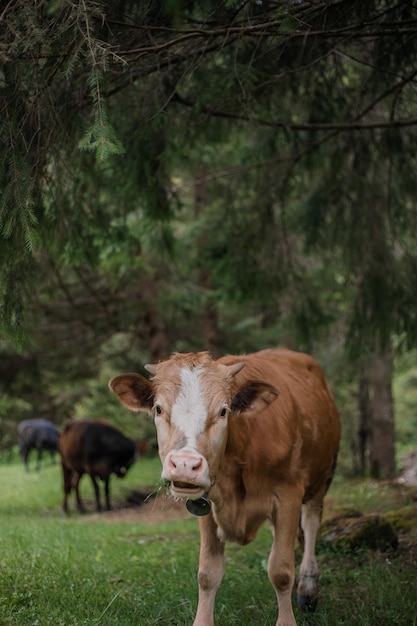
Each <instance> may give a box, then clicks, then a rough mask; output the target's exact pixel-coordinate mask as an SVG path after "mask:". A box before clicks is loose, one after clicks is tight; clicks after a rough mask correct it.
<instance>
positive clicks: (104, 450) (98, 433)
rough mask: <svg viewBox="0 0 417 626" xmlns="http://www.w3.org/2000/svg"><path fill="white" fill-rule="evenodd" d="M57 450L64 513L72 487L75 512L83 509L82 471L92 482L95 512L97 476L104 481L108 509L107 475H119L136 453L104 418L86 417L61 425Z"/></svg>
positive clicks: (99, 503)
mask: <svg viewBox="0 0 417 626" xmlns="http://www.w3.org/2000/svg"><path fill="white" fill-rule="evenodd" d="M59 452H60V454H61V464H62V472H63V477H64V501H63V510H64V513H68V496H69V495H70V493H71V490H72V488H74V490H75V496H76V500H77V509H78V511H79V513H84V512H85V508H84V504H83V502H82V500H81V497H80V492H79V484H80V480H81V478H82V476H83V475H84V474H88V475H89V476H90V478H91V481H92V483H93V487H94V493H95V497H96V508H97V511H101V502H100V488H99V486H98V483H97V478H100V479H101V480H103V481H104V489H105V495H106V506H107V510H108V511H110V509H111V505H110V476H111V474H116V476H118V477H119V478H123V477H124V476H125V475H126V472H127V470H128V469H129V467H130V466H131V465H132V463H133V462H134V461H135V459H136V458H137V455H138V453H137V450H136V446H135V443H134V442H133V441H132V440H131V439H128V437H125V435H123V433H121V432H120V430H118V429H117V428H116V427H115V426H113V425H112V424H109V423H108V422H106V421H104V420H87V419H86V420H73V421H71V422H69V423H68V424H67V425H66V426H65V427H64V429H63V431H62V433H61V436H60V438H59Z"/></svg>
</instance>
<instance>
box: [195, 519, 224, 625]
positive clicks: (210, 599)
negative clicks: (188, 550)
mask: <svg viewBox="0 0 417 626" xmlns="http://www.w3.org/2000/svg"><path fill="white" fill-rule="evenodd" d="M199 526H200V561H199V566H198V607H197V614H196V616H195V620H194V626H214V601H215V599H216V593H217V589H218V588H219V587H220V583H221V581H222V578H223V573H224V543H223V542H222V541H220V539H219V538H218V536H217V525H216V523H215V521H214V519H213V516H212V515H211V514H209V515H207V516H206V517H200V518H199Z"/></svg>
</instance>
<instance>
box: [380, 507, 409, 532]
mask: <svg viewBox="0 0 417 626" xmlns="http://www.w3.org/2000/svg"><path fill="white" fill-rule="evenodd" d="M384 517H385V519H386V520H387V521H388V522H389V523H390V524H391V526H392V527H393V528H394V530H395V531H396V532H399V533H408V532H410V530H413V528H416V527H417V505H416V504H410V505H409V506H404V507H403V508H402V509H396V510H395V511H389V512H388V513H385V514H384Z"/></svg>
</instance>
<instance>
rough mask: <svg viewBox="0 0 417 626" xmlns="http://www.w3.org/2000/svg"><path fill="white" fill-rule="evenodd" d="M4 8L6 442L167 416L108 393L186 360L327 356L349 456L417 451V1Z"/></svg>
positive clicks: (358, 461) (0, 39) (374, 470)
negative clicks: (190, 355) (119, 376)
mask: <svg viewBox="0 0 417 626" xmlns="http://www.w3.org/2000/svg"><path fill="white" fill-rule="evenodd" d="M1 6H2V8H1V9H0V64H1V67H0V137H1V142H0V306H1V328H0V332H1V335H0V390H1V394H0V448H1V450H2V451H3V453H4V452H7V451H10V450H11V449H12V448H13V446H15V444H16V424H17V423H18V422H19V421H20V420H22V419H26V418H32V417H44V418H47V419H50V420H52V421H54V422H55V423H57V424H58V425H62V424H63V423H64V421H65V420H66V419H68V418H71V417H101V418H105V419H110V420H111V421H113V422H114V423H116V424H118V425H119V426H121V427H122V428H123V430H124V431H125V432H127V434H129V435H131V436H133V437H135V438H138V439H139V438H144V437H147V438H150V439H152V437H153V436H154V435H153V425H152V423H151V422H150V421H149V420H148V419H145V418H143V419H138V417H137V416H132V415H130V414H129V415H127V414H126V413H127V412H123V411H121V410H120V407H119V405H118V404H117V401H116V400H113V398H112V397H111V394H110V393H109V392H108V390H107V381H108V379H109V378H110V377H111V376H112V375H114V374H116V373H119V372H121V371H127V370H135V371H141V372H142V371H143V364H144V363H146V362H155V361H158V360H160V359H163V358H165V357H167V356H168V355H169V354H170V353H171V352H172V351H199V350H209V351H210V352H211V353H212V354H213V355H214V356H219V355H221V354H223V353H226V352H235V353H239V352H250V351H255V350H258V349H261V348H264V347H271V346H277V345H281V346H286V347H289V348H292V349H296V350H302V351H307V352H310V353H311V354H313V355H314V356H315V357H316V358H317V359H318V360H319V361H320V362H321V364H322V365H323V367H324V369H325V372H326V374H327V377H328V378H329V380H330V381H331V384H332V388H333V390H334V393H335V396H336V400H337V404H338V406H339V410H340V413H341V416H342V422H343V442H342V451H341V455H340V464H339V469H340V471H342V472H345V473H350V474H355V473H368V474H370V475H371V476H373V477H377V478H378V477H391V476H394V475H395V473H396V472H397V471H398V468H399V465H400V464H401V457H402V454H403V453H404V451H406V450H407V449H409V448H412V447H413V446H415V445H416V443H417V409H416V401H417V352H416V347H417V306H416V293H417V246H416V234H417V211H416V194H417V173H416V148H417V134H416V125H417V7H416V6H415V4H414V3H413V2H409V1H398V2H395V1H389V0H380V1H373V0H369V1H367V2H363V1H362V0H357V1H355V0H352V1H349V0H326V1H323V0H318V1H311V2H308V1H301V2H289V1H276V2H273V1H267V0H256V1H255V2H253V1H241V2H234V1H233V2H232V1H230V0H229V1H225V2H221V1H211V0H207V1H206V0H205V1H204V2H203V1H193V0H182V1H181V0H179V1H174V0H165V1H154V0H144V1H143V2H142V1H141V2H138V1H137V0H121V1H118V2H111V1H101V0H96V1H91V0H80V1H78V0H74V1H72V2H71V1H69V0H14V1H13V0H9V2H4V3H2V5H1Z"/></svg>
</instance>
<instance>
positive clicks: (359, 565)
mask: <svg viewBox="0 0 417 626" xmlns="http://www.w3.org/2000/svg"><path fill="white" fill-rule="evenodd" d="M159 471H160V466H159V460H158V459H151V460H149V459H142V460H141V461H140V462H139V463H138V464H136V465H135V466H134V467H133V468H132V469H131V471H130V472H129V473H128V475H127V476H126V478H125V479H124V480H123V481H120V480H117V479H115V478H114V479H112V483H111V487H112V494H113V501H114V502H115V504H116V505H117V506H120V504H121V503H122V502H123V500H125V498H126V494H127V491H128V489H129V488H141V487H147V486H150V485H156V483H157V481H158V478H159ZM0 482H1V485H2V487H1V498H0V624H2V626H12V625H13V626H16V625H18V626H52V625H53V626H151V625H152V626H154V625H160V626H174V625H175V626H182V625H184V626H185V625H190V624H192V622H193V617H194V613H195V608H196V604H197V584H196V572H197V563H198V546H199V535H198V527H197V520H196V519H195V518H194V517H191V516H190V517H187V518H185V519H182V520H175V521H162V522H161V523H158V524H152V525H151V524H148V523H145V522H143V521H139V520H140V517H139V516H138V518H137V520H136V519H135V518H134V517H133V518H132V516H130V517H129V518H128V520H130V521H125V520H124V519H123V518H122V516H120V519H119V518H118V516H117V515H116V516H113V517H112V521H111V523H109V520H108V519H106V516H101V517H100V516H97V515H89V514H87V515H85V516H79V515H78V514H77V513H75V512H74V513H72V514H71V515H70V516H69V517H65V516H63V515H62V513H61V501H62V494H61V475H60V468H59V466H58V465H56V466H46V467H43V468H42V469H41V471H40V472H30V473H29V474H26V473H25V472H24V469H23V466H22V465H21V464H20V463H18V462H16V463H12V464H3V465H0ZM82 488H83V494H84V498H85V501H86V504H87V506H88V507H89V509H90V510H91V511H93V508H94V507H93V498H92V489H91V486H90V484H89V481H88V479H87V478H84V479H83V482H82ZM414 496H415V493H413V492H408V491H407V490H404V489H403V490H400V489H398V488H394V487H393V486H391V485H390V484H388V483H374V482H370V481H350V482H346V481H343V480H341V479H337V480H336V481H335V483H334V485H333V486H332V489H331V492H330V494H329V498H328V504H329V506H330V508H331V509H337V508H339V507H352V508H358V509H360V510H361V511H362V512H369V511H378V512H383V511H384V510H389V509H392V508H395V507H398V508H400V507H402V506H404V505H405V504H407V503H408V502H409V501H410V499H412V498H413V497H414ZM71 505H72V508H73V509H74V506H73V505H74V503H73V501H71ZM132 520H133V521H132ZM270 545H271V535H270V532H269V530H268V528H266V527H265V528H263V529H262V530H261V532H260V533H259V535H258V537H257V539H256V540H255V541H254V542H253V543H252V544H250V545H249V546H246V547H244V548H242V547H239V546H235V545H232V544H230V545H228V546H227V549H226V572H225V578H224V580H223V584H222V586H221V588H220V590H219V592H218V595H217V600H216V612H215V618H216V626H234V625H236V626H237V625H239V626H246V624H251V625H252V624H254V625H256V626H263V625H270V626H272V625H273V624H275V621H276V601H275V594H274V591H273V590H272V587H271V586H270V584H269V581H268V577H267V573H266V562H267V558H268V552H269V548H270ZM407 545H409V544H407ZM414 548H416V549H405V548H401V547H400V550H399V551H397V552H393V553H373V552H369V551H359V552H356V553H354V554H352V553H346V554H341V553H337V552H334V551H333V550H332V549H331V548H330V547H329V546H325V545H321V546H320V552H319V561H320V567H321V573H322V576H321V596H320V602H319V605H318V609H317V611H316V613H315V614H314V615H312V616H305V615H302V614H300V613H299V612H298V610H297V609H296V619H297V622H298V624H299V626H339V625H347V626H374V625H375V626H380V625H385V624H390V625H392V626H411V625H413V624H416V625H417V618H416V610H415V607H416V599H415V589H416V582H417V569H416V557H415V555H416V554H417V547H416V546H414ZM297 560H298V562H299V560H300V554H299V552H298V551H297Z"/></svg>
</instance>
